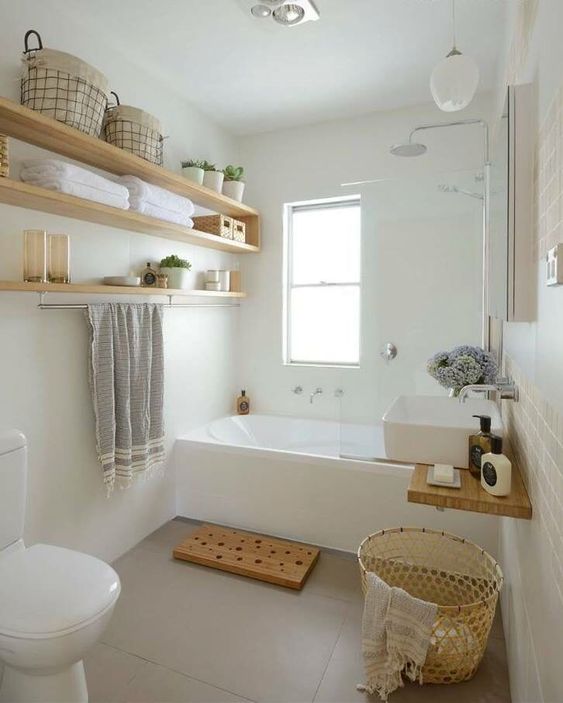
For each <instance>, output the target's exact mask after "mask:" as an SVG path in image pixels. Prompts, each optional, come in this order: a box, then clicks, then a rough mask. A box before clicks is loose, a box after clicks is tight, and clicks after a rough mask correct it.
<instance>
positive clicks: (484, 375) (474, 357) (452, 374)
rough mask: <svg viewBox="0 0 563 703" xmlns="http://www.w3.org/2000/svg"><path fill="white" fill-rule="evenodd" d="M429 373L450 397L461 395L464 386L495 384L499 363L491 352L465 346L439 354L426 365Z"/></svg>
mask: <svg viewBox="0 0 563 703" xmlns="http://www.w3.org/2000/svg"><path fill="white" fill-rule="evenodd" d="M426 369H427V371H428V373H429V374H430V375H431V376H432V378H435V379H436V380H437V381H438V383H439V384H440V385H441V386H443V387H444V388H449V390H450V395H452V396H457V395H459V392H460V390H461V389H462V388H463V386H467V385H469V384H471V383H493V382H494V381H495V380H496V377H497V373H498V366H497V362H496V361H495V358H494V356H493V355H492V354H491V352H487V351H485V350H484V349H481V347H470V346H467V345H463V346H461V347H456V348H455V349H452V351H450V352H438V353H437V354H434V356H433V357H432V358H431V359H429V360H428V362H427V364H426Z"/></svg>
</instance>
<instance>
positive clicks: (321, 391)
mask: <svg viewBox="0 0 563 703" xmlns="http://www.w3.org/2000/svg"><path fill="white" fill-rule="evenodd" d="M322 394H323V389H322V388H317V389H316V390H314V391H313V392H312V393H311V395H310V396H309V402H310V403H311V405H313V400H314V399H315V396H316V395H322Z"/></svg>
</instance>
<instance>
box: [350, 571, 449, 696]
mask: <svg viewBox="0 0 563 703" xmlns="http://www.w3.org/2000/svg"><path fill="white" fill-rule="evenodd" d="M367 580H368V589H367V593H366V598H365V604H364V615H363V619H362V650H363V657H364V666H365V672H366V683H365V685H360V686H358V689H359V690H363V691H367V692H368V693H378V694H379V697H380V698H381V700H382V701H386V700H387V699H388V697H389V694H390V693H393V691H396V690H397V689H398V688H400V687H401V686H404V683H403V676H402V675H403V672H404V673H405V675H406V676H408V678H409V679H410V680H411V681H419V682H420V683H422V667H423V665H424V662H425V660H426V653H427V651H428V647H429V645H430V638H431V635H432V626H433V624H434V620H435V618H436V611H437V605H436V604H435V603H427V602H426V601H423V600H420V599H419V598H413V597H412V596H410V595H409V594H408V593H407V592H406V591H404V590H403V589H402V588H392V587H390V586H388V585H387V584H386V583H385V582H384V581H382V580H381V579H380V578H379V577H378V576H376V574H374V573H369V574H368V575H367Z"/></svg>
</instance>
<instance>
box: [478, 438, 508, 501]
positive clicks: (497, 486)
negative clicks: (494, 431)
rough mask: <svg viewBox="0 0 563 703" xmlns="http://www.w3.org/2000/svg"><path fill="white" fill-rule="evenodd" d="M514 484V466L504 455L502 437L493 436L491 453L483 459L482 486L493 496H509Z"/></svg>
mask: <svg viewBox="0 0 563 703" xmlns="http://www.w3.org/2000/svg"><path fill="white" fill-rule="evenodd" d="M511 483H512V464H511V463H510V460H509V459H508V457H506V456H505V455H504V454H503V453H502V437H497V436H496V435H493V439H492V447H491V451H490V452H489V453H487V454H483V456H482V457H481V486H482V487H483V488H484V489H485V490H486V491H487V492H488V493H490V494H491V495H494V496H507V495H508V494H509V493H510V488H511Z"/></svg>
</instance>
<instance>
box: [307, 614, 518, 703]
mask: <svg viewBox="0 0 563 703" xmlns="http://www.w3.org/2000/svg"><path fill="white" fill-rule="evenodd" d="M360 632H361V610H360V609H359V608H358V607H356V606H351V607H350V612H349V614H348V617H347V619H346V622H345V623H344V626H343V628H342V632H341V635H340V638H339V640H338V643H337V645H336V647H335V649H334V652H333V655H332V658H331V660H330V663H329V665H328V667H327V669H326V672H325V675H324V677H323V680H322V682H321V685H320V686H319V689H318V691H317V695H316V697H315V701H316V702H317V703H362V702H364V703H365V702H366V701H370V702H373V701H378V700H379V698H378V696H368V695H367V694H365V693H362V692H360V691H357V690H356V685H357V684H358V683H362V682H363V680H364V672H363V667H362V658H361V646H360ZM391 701H392V703H424V702H425V701H428V703H430V702H431V703H452V702H453V701H455V703H510V693H509V685H508V670H507V665H506V654H505V651H504V640H503V639H502V638H499V637H491V638H490V640H489V644H488V647H487V651H486V653H485V656H484V658H483V661H482V662H481V666H480V667H479V671H478V672H477V674H476V675H475V677H474V678H473V679H472V680H471V681H466V682H464V683H461V684H456V685H452V686H438V685H426V686H422V687H421V686H419V685H418V684H412V683H408V684H406V685H405V687H404V688H402V689H400V690H398V691H396V692H395V693H393V695H392V696H391Z"/></svg>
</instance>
